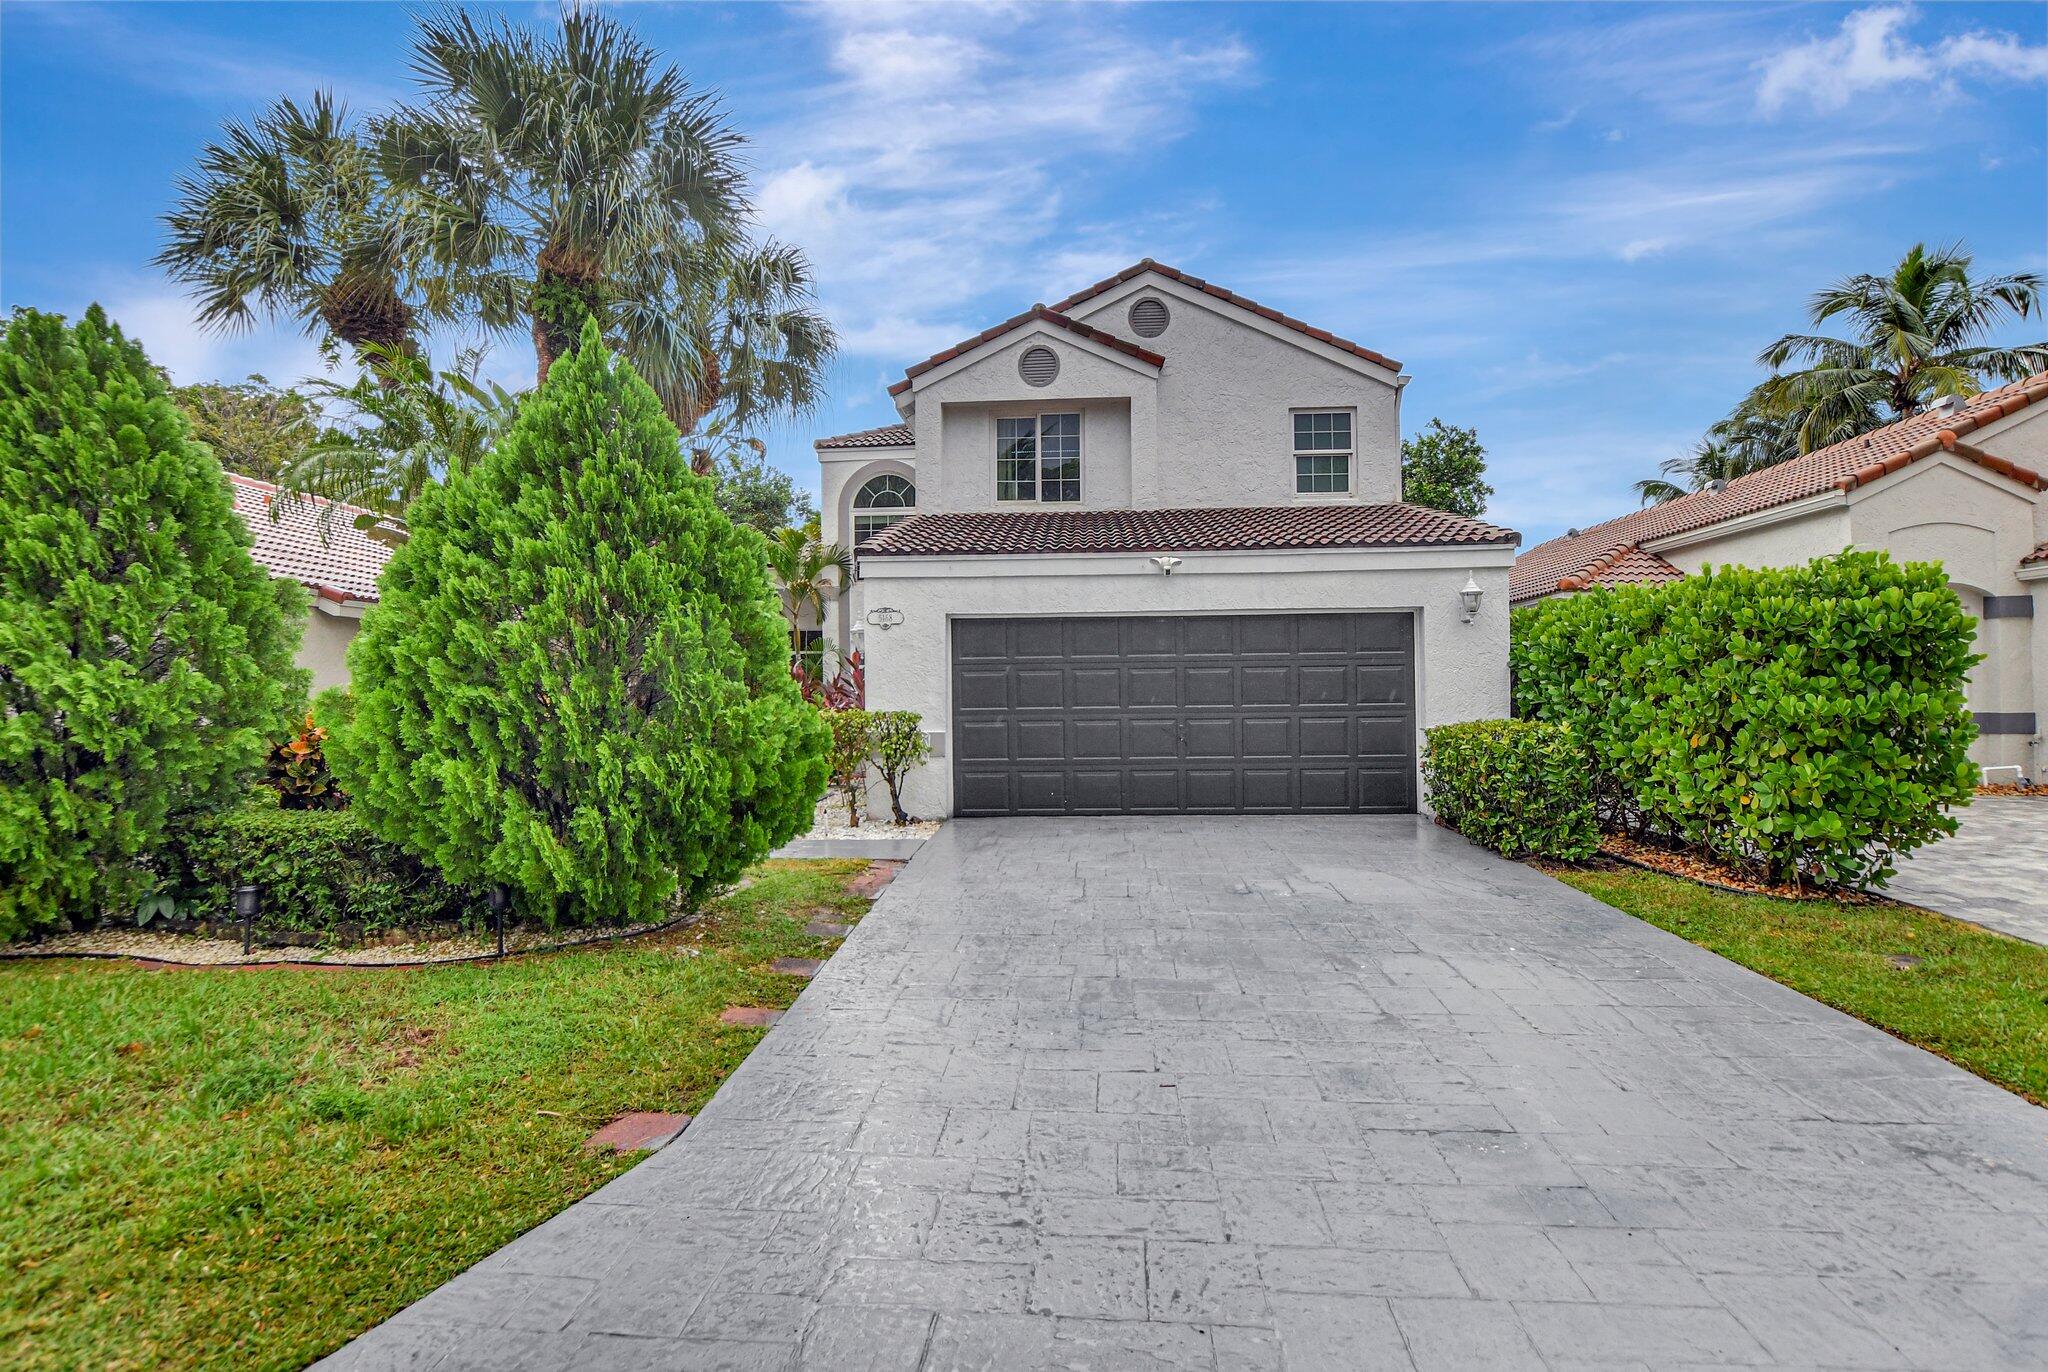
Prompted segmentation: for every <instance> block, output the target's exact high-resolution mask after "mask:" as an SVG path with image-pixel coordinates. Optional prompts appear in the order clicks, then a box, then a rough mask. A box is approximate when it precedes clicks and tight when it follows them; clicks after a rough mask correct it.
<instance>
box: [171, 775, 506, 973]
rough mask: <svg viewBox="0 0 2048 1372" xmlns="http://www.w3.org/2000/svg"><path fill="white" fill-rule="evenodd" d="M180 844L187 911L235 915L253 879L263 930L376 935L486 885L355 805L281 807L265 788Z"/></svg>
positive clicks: (438, 918)
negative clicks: (411, 848) (390, 837)
mask: <svg viewBox="0 0 2048 1372" xmlns="http://www.w3.org/2000/svg"><path fill="white" fill-rule="evenodd" d="M172 851H173V853H174V854H175V858H174V864H175V866H174V871H173V872H172V873H170V874H168V877H169V882H168V884H170V885H172V886H173V887H174V888H175V890H176V893H177V896H178V903H179V905H180V906H181V907H182V908H183V909H184V911H185V912H186V913H188V914H191V915H194V916H196V917H198V918H199V919H201V920H204V921H207V922H210V923H226V922H229V921H231V920H233V918H234V889H235V887H237V886H239V885H241V884H243V883H245V882H255V883H257V884H258V885H261V886H262V887H263V913H262V915H261V917H260V918H259V920H258V922H257V929H258V931H259V932H260V931H264V930H268V931H271V932H279V931H287V932H291V933H307V934H320V935H323V936H328V935H331V936H336V937H343V936H371V935H375V934H379V933H383V932H385V931H386V930H390V929H399V928H412V927H416V926H419V925H424V924H436V923H444V922H447V921H451V920H456V919H460V918H462V917H463V915H464V914H465V913H467V912H474V911H476V910H480V909H482V907H483V901H482V895H481V893H480V892H478V891H475V890H465V889H463V888H461V887H456V886H451V885H449V884H448V883H447V882H446V881H443V880H442V879H441V877H440V875H439V874H438V873H436V872H435V871H434V870H433V869H432V868H430V867H428V866H426V864H424V863H422V862H421V861H420V860H419V859H418V858H415V857H413V856H412V855H411V854H409V853H407V852H406V851H405V850H404V849H403V848H400V847H399V846H398V845H397V844H395V843H390V842H387V841H385V840H384V839H380V838H378V837H377V836H376V835H375V834H373V833H371V832H370V831H369V830H368V829H367V828H365V827H364V825H363V823H362V821H361V820H360V819H359V818H357V816H356V813H355V811H353V810H285V809H280V808H279V806H278V803H277V800H276V798H275V797H273V796H271V795H269V794H268V793H267V792H259V793H258V794H257V796H256V797H255V798H252V799H251V800H249V801H248V802H247V803H245V804H242V805H239V806H237V807H235V808H234V809H231V810H226V811H223V812H221V813H219V814H215V815H209V816H203V817H197V818H194V819H193V820H192V821H191V822H190V824H189V825H188V826H187V827H186V829H185V832H184V833H183V834H182V835H181V836H180V838H179V840H178V842H177V843H176V844H175V845H173V848H172Z"/></svg>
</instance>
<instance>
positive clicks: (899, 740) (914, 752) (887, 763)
mask: <svg viewBox="0 0 2048 1372" xmlns="http://www.w3.org/2000/svg"><path fill="white" fill-rule="evenodd" d="M869 718H870V719H871V721H872V724H871V727H870V728H869V730H868V761H870V762H872V763H873V764H874V765H875V770H876V771H877V772H880V773H881V774H882V784H883V785H884V786H886V787H888V788H889V812H890V814H891V815H893V816H894V817H895V820H896V822H897V823H898V824H908V823H910V816H909V815H907V814H905V813H903V778H904V777H905V776H906V775H908V774H909V772H910V769H911V768H913V767H915V766H918V765H919V764H920V763H922V762H923V761H924V760H925V759H926V758H928V757H930V756H931V755H932V746H931V743H930V742H929V741H928V740H926V738H925V736H924V718H923V716H921V715H919V714H918V713H917V711H915V710H879V711H875V712H873V713H872V714H871V715H870V716H869Z"/></svg>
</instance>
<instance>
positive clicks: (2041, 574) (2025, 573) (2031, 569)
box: [2019, 562, 2048, 581]
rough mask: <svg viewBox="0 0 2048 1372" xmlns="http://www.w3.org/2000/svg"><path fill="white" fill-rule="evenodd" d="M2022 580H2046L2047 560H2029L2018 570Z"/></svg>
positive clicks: (2047, 579)
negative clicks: (2029, 561)
mask: <svg viewBox="0 0 2048 1372" xmlns="http://www.w3.org/2000/svg"><path fill="white" fill-rule="evenodd" d="M2019 578H2020V580H2022V581H2048V562H2031V563H2028V564H2026V565H2024V566H2022V567H2021V568H2020V570H2019Z"/></svg>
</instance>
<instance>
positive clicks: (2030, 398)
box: [1510, 372, 2048, 600]
mask: <svg viewBox="0 0 2048 1372" xmlns="http://www.w3.org/2000/svg"><path fill="white" fill-rule="evenodd" d="M2044 397H2048V372H2044V373H2042V374H2040V375H2037V376H2030V377H2028V378H2027V379H2026V380H2024V381H2015V382H2013V383H2011V384H2010V385H2006V386H2000V387H1999V388H1998V389H1996V390H1991V391H1985V392H1983V393H1982V394H1981V395H1976V396H1972V397H1971V398H1970V399H1968V400H1966V401H1964V402H1963V403H1962V404H1961V405H1960V406H1959V407H1957V408H1956V409H1953V410H1949V411H1947V412H1935V411H1925V412H1922V413H1920V414H1916V415H1912V416H1910V417H1908V418H1906V419H1902V420H1899V421H1898V422H1897V423H1895V424H1887V425H1885V426H1884V427H1883V428H1881V429H1873V430H1872V431H1871V432H1869V433H1867V434H1862V435H1860V436H1858V437H1856V438H1851V439H1847V440H1845V441H1843V442H1841V443H1834V444H1830V445H1829V446H1827V447H1825V448H1816V449H1814V450H1813V451H1812V452H1810V453H1806V454H1804V455H1802V456H1800V457H1794V458H1790V459H1788V460H1786V461H1784V462H1780V463H1778V464H1777V465H1775V466H1771V467H1766V468H1764V469H1763V470H1762V471H1760V472H1751V473H1750V474H1749V475H1748V476H1743V477H1737V478H1736V479H1735V480H1733V481H1731V482H1729V483H1728V484H1727V485H1726V486H1724V487H1722V488H1721V489H1720V490H1718V491H1694V492H1693V493H1692V494H1690V495H1683V496H1680V497H1679V498H1678V499H1676V500H1671V501H1667V502H1665V503H1664V504H1662V505H1652V506H1650V507H1649V508H1647V509H1643V510H1637V511H1635V512H1634V513H1632V514H1625V515H1623V516H1621V517H1620V518H1619V519H1610V520H1608V521H1606V522H1605V523H1603V524H1596V525H1594V526H1593V527H1592V528H1590V529H1585V530H1582V531H1581V532H1579V533H1577V534H1566V535H1565V536H1564V537H1562V538H1553V539H1551V540H1549V541H1548V542H1545V543H1539V544H1537V545H1536V546H1535V547H1533V548H1531V549H1530V550H1529V551H1528V552H1526V553H1523V554H1522V555H1521V556H1520V557H1519V558H1517V559H1516V560H1515V574H1514V577H1513V579H1512V581H1511V583H1510V585H1511V588H1512V589H1511V596H1512V598H1513V599H1515V600H1529V599H1533V598H1534V597H1536V596H1542V595H1549V594H1550V593H1552V592H1553V591H1556V590H1558V589H1559V588H1560V582H1561V581H1562V580H1563V579H1565V578H1569V577H1573V576H1576V575H1577V574H1579V573H1580V572H1582V571H1584V570H1585V569H1586V568H1588V567H1590V566H1592V565H1593V563H1594V562H1596V561H1598V560H1599V559H1601V558H1604V557H1607V556H1610V555H1611V554H1613V553H1614V552H1616V550H1618V549H1622V548H1625V547H1629V546H1633V545H1640V544H1644V543H1653V542H1655V541H1656V540H1657V539H1660V538H1669V537H1671V536H1672V535H1674V534H1682V533H1690V532H1691V531H1693V530H1695V529H1704V528H1706V527H1708V526H1709V525H1712V524H1719V523H1722V522H1723V521H1725V520H1730V519H1736V518H1739V517H1740V516H1743V515H1748V514H1755V513H1757V512H1758V511H1761V510H1768V509H1772V508H1775V507H1776V506H1779V505H1789V504H1791V503H1792V502H1793V501H1795V500H1804V499H1806V498H1807V497H1809V496H1816V495H1820V494H1822V493H1824V492H1826V491H1831V490H1839V491H1852V490H1854V489H1855V488H1856V487H1857V486H1860V485H1862V484H1864V483H1866V482H1870V481H1875V480H1877V479H1878V478H1879V477H1881V476H1885V475H1888V474H1890V473H1892V472H1895V471H1897V470H1899V469H1900V468H1901V467H1904V466H1907V465H1908V464H1910V463H1914V462H1918V461H1919V460H1921V459H1922V458H1924V457H1929V456H1931V455H1933V454H1934V453H1937V452H1953V453H1955V454H1957V455H1958V456H1961V457H1965V458H1968V459H1969V460H1970V461H1972V462H1976V463H1978V464H1980V465H1981V466H1984V467H1987V468H1989V469H1990V470H1992V471H1995V472H1997V473H1999V474H2000V475H2002V476H2006V477H2009V478H2011V479H2012V480H2014V481H2017V482H2019V483H2020V484H2021V485H2025V486H2032V487H2034V488H2035V489H2036V490H2048V478H2044V477H2043V476H2042V475H2041V474H2040V473H2038V472H2035V471H2033V470H2031V469H2029V468H2026V467H2022V466H2019V465H2017V464H2015V463H2012V462H2008V461H2006V460H2005V459H2004V458H2001V457H1998V456H1996V455H1994V454H1991V453H1987V452H1983V451H1981V450H1980V449H1977V448H1974V447H1972V446H1971V445H1969V444H1967V443H1964V442H1963V441H1962V436H1963V435H1964V434H1968V433H1972V432H1974V431H1975V430H1977V429H1980V428H1982V427H1983V426H1984V425H1986V424H1989V423H1991V422H1993V421H1994V420H1997V419H2002V418H2004V417H2005V416H2006V415H2009V414H2012V413H2014V412H2016V411H2018V410H2022V409H2024V408H2026V407H2027V406H2028V405H2031V404H2033V403H2034V402H2036V401H2038V400H2041V399H2043V398H2044Z"/></svg>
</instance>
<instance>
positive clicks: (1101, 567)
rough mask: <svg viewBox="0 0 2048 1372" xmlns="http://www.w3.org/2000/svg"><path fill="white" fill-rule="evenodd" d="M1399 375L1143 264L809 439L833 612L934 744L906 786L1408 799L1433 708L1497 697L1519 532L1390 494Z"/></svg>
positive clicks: (1054, 795) (1481, 712)
mask: <svg viewBox="0 0 2048 1372" xmlns="http://www.w3.org/2000/svg"><path fill="white" fill-rule="evenodd" d="M1407 379H1408V378H1406V377H1405V376H1402V375H1401V374H1400V366H1399V364H1398V363H1395V362H1393V361H1391V360H1390V359H1388V358H1386V357H1384V356H1382V355H1381V354H1379V353H1376V352H1374V351H1372V350H1371V349H1369V348H1364V347H1360V346H1359V345H1357V344H1355V343H1350V342H1347V341H1345V340H1344V339H1341V338H1338V337H1337V336H1335V335H1334V334H1331V333H1328V332H1326V331H1325V330H1322V329H1317V328H1312V327H1310V326H1309V325H1307V324H1304V323H1302V322H1300V321H1299V320H1295V319H1290V318H1288V317H1287V316H1285V315H1282V314H1280V313H1279V312H1277V311H1275V310H1271V309H1268V308H1266V307H1265V306H1262V305H1258V304H1255V303H1254V302H1252V301H1250V300H1246V299H1244V298H1243V297H1242V296H1238V295H1235V294H1232V293H1231V292H1229V291H1226V290H1223V289H1221V288H1219V287H1216V286H1212V285H1209V284H1208V283H1206V282H1204V281H1201V280H1199V279H1197V278H1195V277H1192V276H1188V275H1186V274H1185V273H1182V272H1179V271H1176V270H1174V269H1173V268H1171V267H1166V266H1162V265H1160V264H1158V263H1155V262H1152V261H1150V260H1147V261H1144V262H1140V263H1139V264H1138V265H1137V266H1134V267H1132V268H1130V269H1128V270H1126V271H1123V272H1119V273H1118V274H1117V275H1115V276H1113V277H1110V278H1109V279H1108V280H1106V281H1100V282H1097V283H1096V284H1095V285H1093V286H1090V287H1088V288H1087V289H1086V290H1083V291H1080V292H1078V293H1077V294H1075V295H1072V296H1070V297H1068V298H1067V299H1065V300H1063V301H1061V302H1059V303H1058V304H1057V305H1053V306H1050V307H1048V306H1045V305H1034V306H1033V307H1032V308H1031V309H1029V310H1026V311H1025V312H1024V313H1022V314H1020V315H1017V316H1016V317H1015V318H1013V319H1008V320H1005V321H1004V322H1003V323H1001V324H998V325H996V326H995V327H994V328H991V329H988V330H986V331H985V332H983V333H980V334H977V335H976V336H975V337H973V338H970V339H968V340H967V341H966V342H964V343H961V344H959V345H957V346H955V347H951V348H948V349H946V350H945V351H944V352H941V353H939V354H937V355H936V356H933V357H930V358H927V359H926V360H924V361H922V362H919V363H917V364H916V365H915V366H913V367H911V368H910V369H909V371H908V372H907V373H906V374H905V376H904V378H903V380H902V381H900V382H898V383H897V384H896V385H894V386H892V387H890V393H891V395H892V396H894V398H895V402H896V408H897V411H898V414H899V415H900V417H901V419H902V423H900V424H895V425H890V426H887V427H885V428H880V429H872V430H868V431H866V432H863V433H857V434H843V435H840V436H838V437H836V438H826V439H821V440H819V441H818V443H817V444H816V448H817V453H818V460H819V464H820V466H821V467H822V469H823V474H824V476H823V496H824V505H823V523H824V535H825V537H826V538H828V539H831V540H835V541H839V542H843V543H846V544H849V545H854V544H857V545H858V567H859V570H858V577H857V580H856V581H855V582H854V584H853V585H852V586H851V587H850V588H849V589H848V591H847V593H846V595H845V596H843V597H842V598H841V601H840V603H839V604H837V605H835V606H834V607H833V608H832V610H831V612H830V613H829V614H828V616H827V617H828V620H830V621H832V623H831V628H832V632H833V633H834V634H835V635H836V637H837V640H838V646H840V647H842V648H844V647H851V646H858V647H860V648H861V649H862V650H863V652H864V655H865V657H866V662H867V693H868V704H869V706H870V707H871V708H874V709H883V710H887V709H903V710H915V711H917V712H918V713H920V714H921V715H923V717H924V719H925V721H926V727H927V729H928V731H929V733H930V735H931V738H932V742H933V744H934V749H935V752H934V757H933V760H932V761H931V763H930V764H929V765H927V766H926V767H924V768H922V769H921V770H920V771H919V773H918V774H917V775H915V776H914V777H913V778H912V780H911V784H910V788H909V792H908V794H907V796H906V803H907V805H908V808H910V809H911V810H913V811H915V812H917V813H920V814H926V815H947V814H960V815H984V814H1087V813H1120V812H1177V811H1190V812H1219V813H1245V812H1267V811H1271V812H1286V811H1328V812H1347V811H1409V810H1414V809H1416V808H1417V804H1418V791H1419V779H1418V776H1417V752H1418V738H1419V730H1420V729H1421V728H1423V727H1428V726H1431V725H1436V724H1443V723H1447V722H1450V721H1453V720H1461V719H1474V718H1485V717H1490V716H1499V715H1504V714H1505V713H1506V712H1507V708H1508V674H1507V598H1508V597H1507V591H1508V571H1509V568H1510V565H1511V564H1512V562H1513V558H1514V548H1515V543H1516V536H1515V535H1514V534H1513V533H1512V532H1510V531H1508V530H1506V529H1501V528H1496V527H1495V526H1493V525H1491V524H1486V523H1483V522H1481V521H1479V520H1474V519H1463V518H1459V517H1457V516H1455V515H1447V514H1442V513H1439V512H1437V511H1434V510H1424V509H1420V508H1417V507H1414V506H1409V505H1403V504H1400V503H1399V501H1400V492H1401V454H1400V446H1401V445H1400V402H1401V388H1402V386H1403V385H1404V384H1405V383H1406V381H1407ZM1468 588H1470V593H1469V594H1467V593H1466V592H1467V589H1468ZM1468 602H1472V605H1471V606H1470V608H1468Z"/></svg>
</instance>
